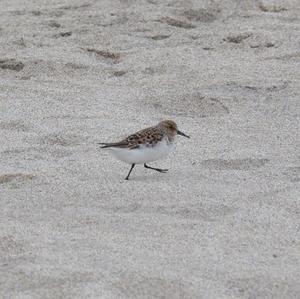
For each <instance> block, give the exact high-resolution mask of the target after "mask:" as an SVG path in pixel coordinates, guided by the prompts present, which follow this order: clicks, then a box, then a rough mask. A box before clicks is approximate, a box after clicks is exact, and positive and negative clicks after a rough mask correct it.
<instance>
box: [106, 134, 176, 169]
mask: <svg viewBox="0 0 300 299" xmlns="http://www.w3.org/2000/svg"><path fill="white" fill-rule="evenodd" d="M172 148H173V144H172V143H169V142H167V141H166V139H163V140H162V141H160V142H159V143H157V144H156V145H155V146H141V147H140V148H138V149H125V148H116V147H111V148H108V149H109V150H110V152H111V153H112V154H113V155H114V156H115V157H116V158H117V159H119V160H121V161H123V162H126V163H128V164H142V163H146V162H153V161H156V160H159V159H161V158H163V157H165V156H167V155H168V154H169V153H170V151H171V150H172Z"/></svg>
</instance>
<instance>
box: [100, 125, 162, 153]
mask: <svg viewBox="0 0 300 299" xmlns="http://www.w3.org/2000/svg"><path fill="white" fill-rule="evenodd" d="M163 137H164V135H163V133H162V132H161V131H160V130H158V129H157V128H156V127H150V128H146V129H143V130H141V131H138V132H136V133H134V134H132V135H129V136H128V137H127V138H125V139H124V140H122V141H120V142H113V143H100V144H101V145H102V148H108V147H118V148H128V149H136V148H139V147H140V146H141V145H142V144H145V145H147V146H154V145H155V144H156V143H157V142H159V141H161V140H162V139H163Z"/></svg>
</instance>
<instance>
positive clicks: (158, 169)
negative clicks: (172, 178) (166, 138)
mask: <svg viewBox="0 0 300 299" xmlns="http://www.w3.org/2000/svg"><path fill="white" fill-rule="evenodd" d="M144 167H145V168H148V169H153V170H156V171H159V172H162V173H166V172H167V171H168V170H169V169H161V168H154V167H150V166H148V165H147V164H146V163H144Z"/></svg>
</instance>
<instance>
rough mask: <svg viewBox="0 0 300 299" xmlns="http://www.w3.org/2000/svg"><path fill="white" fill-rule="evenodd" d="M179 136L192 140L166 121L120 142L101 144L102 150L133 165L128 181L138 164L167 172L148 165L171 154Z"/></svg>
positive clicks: (170, 122) (175, 125) (171, 122)
mask: <svg viewBox="0 0 300 299" xmlns="http://www.w3.org/2000/svg"><path fill="white" fill-rule="evenodd" d="M177 134H178V135H181V136H184V137H187V138H190V137H189V136H188V135H186V134H184V133H182V132H181V131H179V130H178V129H177V124H176V123H175V122H174V121H172V120H164V121H161V122H160V123H158V124H157V125H156V126H153V127H149V128H146V129H143V130H141V131H138V132H136V133H134V134H132V135H130V136H128V137H127V138H125V139H123V140H121V141H119V142H112V143H99V144H100V145H101V148H104V149H109V150H110V152H111V153H112V154H113V155H114V156H115V157H116V158H117V159H119V160H121V161H123V162H126V163H128V164H130V165H131V168H130V170H129V173H128V174H127V176H126V178H125V180H128V179H129V176H130V174H131V172H132V170H133V168H134V166H135V165H136V164H144V167H145V168H148V169H153V170H156V171H159V172H162V173H165V172H167V171H168V169H161V168H154V167H150V166H148V165H147V164H146V163H148V162H153V161H156V160H159V159H161V158H163V157H165V156H166V155H167V154H169V152H170V151H171V150H172V148H173V146H174V138H175V135H177Z"/></svg>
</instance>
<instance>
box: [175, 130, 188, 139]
mask: <svg viewBox="0 0 300 299" xmlns="http://www.w3.org/2000/svg"><path fill="white" fill-rule="evenodd" d="M177 134H178V135H181V136H184V137H186V138H190V136H188V135H186V134H184V133H182V132H181V131H179V130H177Z"/></svg>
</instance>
